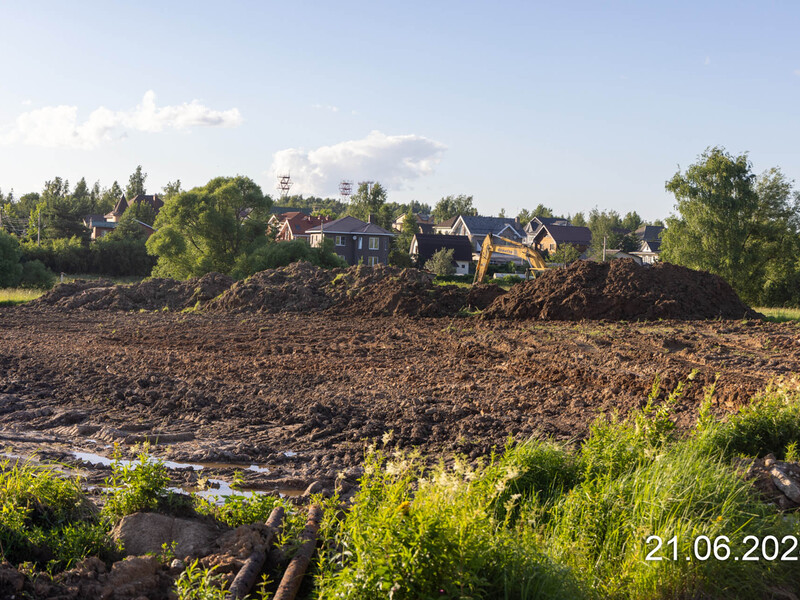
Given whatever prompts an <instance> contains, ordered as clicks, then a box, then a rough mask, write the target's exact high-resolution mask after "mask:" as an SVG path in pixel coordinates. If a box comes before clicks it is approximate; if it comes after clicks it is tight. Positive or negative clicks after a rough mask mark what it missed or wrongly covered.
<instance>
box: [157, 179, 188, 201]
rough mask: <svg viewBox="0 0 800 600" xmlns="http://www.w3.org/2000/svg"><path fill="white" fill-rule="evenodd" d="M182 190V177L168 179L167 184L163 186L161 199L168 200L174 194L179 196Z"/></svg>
mask: <svg viewBox="0 0 800 600" xmlns="http://www.w3.org/2000/svg"><path fill="white" fill-rule="evenodd" d="M182 191H183V190H182V189H181V180H180V179H176V180H175V181H168V182H167V185H165V186H164V187H163V188H161V192H162V198H161V199H162V200H163V201H164V202H166V201H167V200H169V199H170V198H172V197H173V196H177V195H178V194H180V193H181V192H182Z"/></svg>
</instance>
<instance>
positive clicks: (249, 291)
mask: <svg viewBox="0 0 800 600" xmlns="http://www.w3.org/2000/svg"><path fill="white" fill-rule="evenodd" d="M344 270H345V269H334V270H326V269H321V268H319V267H315V266H314V265H312V264H310V263H307V262H297V263H292V264H291V265H289V266H287V267H282V268H279V269H268V270H266V271H261V272H259V273H256V274H255V275H252V276H251V277H248V278H247V279H245V280H244V281H238V282H236V283H234V284H233V286H231V288H230V289H229V290H227V291H226V292H225V293H224V294H222V295H221V296H220V297H218V298H216V299H214V301H213V302H210V303H209V305H208V307H207V308H208V309H209V310H222V311H228V312H263V313H278V312H307V311H312V310H324V309H326V308H328V307H329V306H331V305H332V304H333V303H334V300H333V298H332V297H331V296H330V295H329V294H328V293H327V292H326V286H327V285H328V284H329V283H330V282H331V281H332V280H333V279H334V278H335V277H336V276H337V275H338V274H339V273H340V272H341V271H344Z"/></svg>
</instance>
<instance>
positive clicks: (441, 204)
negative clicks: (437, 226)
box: [431, 194, 478, 223]
mask: <svg viewBox="0 0 800 600" xmlns="http://www.w3.org/2000/svg"><path fill="white" fill-rule="evenodd" d="M458 215H466V216H472V217H474V216H477V215H478V210H477V209H476V208H474V207H473V206H472V196H465V195H464V194H459V195H458V196H445V197H444V198H442V199H441V200H439V201H438V202H437V203H436V206H435V207H434V208H433V212H432V213H431V218H432V219H433V220H434V221H435V222H436V223H441V222H442V221H446V220H447V219H450V218H452V217H457V216H458Z"/></svg>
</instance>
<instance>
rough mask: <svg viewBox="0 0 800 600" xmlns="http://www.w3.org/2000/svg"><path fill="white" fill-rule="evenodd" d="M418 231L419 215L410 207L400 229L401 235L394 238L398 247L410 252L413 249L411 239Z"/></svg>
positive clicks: (402, 250)
mask: <svg viewBox="0 0 800 600" xmlns="http://www.w3.org/2000/svg"><path fill="white" fill-rule="evenodd" d="M418 232H419V226H418V225H417V217H416V216H415V215H414V213H413V212H411V210H410V209H409V211H408V212H407V213H406V216H405V219H403V227H402V229H401V230H400V235H398V236H397V237H396V238H394V241H395V245H396V247H397V249H398V250H400V251H401V252H405V253H406V254H408V252H409V250H411V241H412V240H413V239H414V236H415V235H417V233H418Z"/></svg>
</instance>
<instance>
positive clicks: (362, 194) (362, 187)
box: [347, 182, 394, 229]
mask: <svg viewBox="0 0 800 600" xmlns="http://www.w3.org/2000/svg"><path fill="white" fill-rule="evenodd" d="M347 214H349V215H351V216H353V217H355V218H357V219H361V220H362V221H368V220H369V217H370V215H374V216H375V218H376V219H377V221H378V223H377V224H378V225H380V226H381V227H383V228H384V229H390V228H391V227H392V221H393V220H394V215H393V210H392V207H390V206H387V204H386V190H385V189H384V187H383V186H382V185H381V184H380V183H372V184H370V183H366V182H363V183H360V184H359V186H358V190H357V191H356V193H355V194H353V195H352V196H351V197H350V206H349V207H348V208H347Z"/></svg>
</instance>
